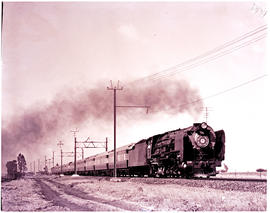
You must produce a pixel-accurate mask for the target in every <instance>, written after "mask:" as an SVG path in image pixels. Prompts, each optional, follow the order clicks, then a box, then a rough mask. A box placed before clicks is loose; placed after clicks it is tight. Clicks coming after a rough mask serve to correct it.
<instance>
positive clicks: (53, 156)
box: [52, 151, 54, 167]
mask: <svg viewBox="0 0 270 213" xmlns="http://www.w3.org/2000/svg"><path fill="white" fill-rule="evenodd" d="M52 167H54V151H53V152H52Z"/></svg>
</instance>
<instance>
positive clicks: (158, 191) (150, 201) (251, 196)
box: [75, 180, 266, 211]
mask: <svg viewBox="0 0 270 213" xmlns="http://www.w3.org/2000/svg"><path fill="white" fill-rule="evenodd" d="M75 187H76V188H78V189H80V190H83V191H85V192H87V193H90V194H92V195H94V196H98V197H103V198H105V199H110V200H115V198H117V200H124V201H127V202H131V203H135V204H137V205H141V206H142V207H147V208H148V209H151V210H158V211H171V210H174V211H265V210H266V194H262V193H259V192H240V191H223V190H217V189H212V188H207V187H200V188H199V187H187V186H180V185H176V184H171V185H168V184H165V185H156V184H155V185H150V184H144V183H134V182H129V181H127V182H109V181H105V180H103V181H98V180H91V181H89V183H87V184H86V183H83V184H78V185H76V186H75Z"/></svg>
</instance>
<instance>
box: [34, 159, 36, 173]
mask: <svg viewBox="0 0 270 213" xmlns="http://www.w3.org/2000/svg"><path fill="white" fill-rule="evenodd" d="M34 174H36V161H34Z"/></svg>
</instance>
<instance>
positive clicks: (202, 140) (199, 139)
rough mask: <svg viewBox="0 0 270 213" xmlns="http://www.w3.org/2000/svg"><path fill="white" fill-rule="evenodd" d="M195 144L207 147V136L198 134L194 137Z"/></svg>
mask: <svg viewBox="0 0 270 213" xmlns="http://www.w3.org/2000/svg"><path fill="white" fill-rule="evenodd" d="M196 144H197V145H198V146H199V147H201V148H204V147H207V146H208V144H209V138H208V137H207V136H202V135H198V136H197V138H196Z"/></svg>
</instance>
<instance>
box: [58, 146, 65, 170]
mask: <svg viewBox="0 0 270 213" xmlns="http://www.w3.org/2000/svg"><path fill="white" fill-rule="evenodd" d="M63 145H64V144H63V142H62V141H59V143H58V144H57V146H59V147H60V158H61V160H60V161H61V162H60V164H61V165H60V171H61V174H63V151H62V146H63Z"/></svg>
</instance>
